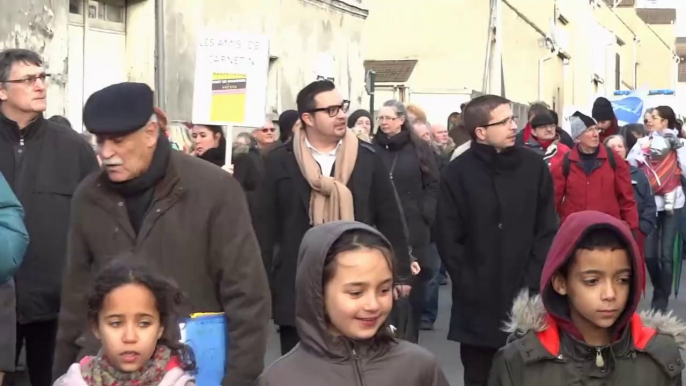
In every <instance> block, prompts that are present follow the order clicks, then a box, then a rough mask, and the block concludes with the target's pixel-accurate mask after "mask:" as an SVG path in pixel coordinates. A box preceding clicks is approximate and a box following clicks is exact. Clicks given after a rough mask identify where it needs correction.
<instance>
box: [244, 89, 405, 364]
mask: <svg viewBox="0 0 686 386" xmlns="http://www.w3.org/2000/svg"><path fill="white" fill-rule="evenodd" d="M297 103H298V113H299V114H300V119H301V121H302V124H300V123H296V125H295V128H294V136H293V140H292V141H289V142H287V143H286V144H284V145H281V146H280V147H278V148H276V149H275V150H274V151H273V152H271V153H270V154H269V155H268V156H267V160H266V167H265V169H266V172H265V178H264V181H263V183H262V184H261V186H260V190H261V194H260V197H261V199H260V208H259V209H258V214H257V217H256V221H255V229H256V232H257V237H258V240H259V242H260V247H261V248H262V255H263V258H264V264H265V267H266V269H267V273H268V275H269V279H270V283H271V286H272V298H273V301H272V304H273V316H274V321H275V323H276V324H277V325H278V326H280V328H279V331H280V336H281V351H282V353H284V354H285V353H287V352H289V351H290V350H291V349H292V348H293V347H294V346H295V345H296V344H297V343H298V341H299V338H298V334H297V331H296V330H295V273H296V266H297V260H298V248H299V246H300V241H301V240H302V238H303V236H304V235H305V232H307V230H309V229H310V228H311V227H312V224H315V225H316V224H317V223H318V221H315V219H314V218H315V217H316V216H313V215H315V214H316V213H312V212H314V211H315V210H313V208H315V207H316V205H311V203H313V202H314V200H315V199H321V198H322V197H321V195H322V194H324V193H319V191H318V190H316V191H315V190H314V189H313V187H312V186H311V182H308V181H309V179H306V177H307V176H305V175H304V174H303V170H306V169H307V168H306V166H305V165H304V164H303V162H305V161H303V159H307V160H308V161H307V162H316V166H315V168H316V169H317V170H316V171H315V172H316V175H315V176H310V177H311V178H312V179H315V180H321V181H324V182H326V181H327V180H328V182H331V183H332V184H334V182H333V178H331V177H334V176H336V175H337V174H339V173H336V172H335V169H341V168H344V167H348V168H349V171H351V173H350V175H349V176H348V181H347V183H346V184H341V183H340V182H338V181H337V182H336V183H335V184H334V185H335V189H336V190H337V191H339V192H340V191H341V190H347V192H341V193H342V195H339V196H340V197H339V198H340V199H341V200H344V199H345V197H343V196H348V197H349V195H350V194H351V195H352V202H353V203H354V207H353V208H352V212H354V213H350V216H351V217H354V220H355V221H359V222H363V223H366V224H369V225H373V226H375V227H377V228H378V229H379V230H380V231H381V232H382V233H383V234H384V235H385V236H386V237H387V238H388V239H389V240H390V241H391V244H393V248H394V251H395V254H396V258H397V272H398V274H399V276H400V280H401V283H406V282H408V281H409V280H410V276H411V275H410V256H409V252H408V243H407V238H406V236H405V233H404V231H403V225H402V224H403V220H402V218H401V215H400V208H399V206H398V202H397V200H396V198H395V192H394V190H393V189H394V188H393V185H392V183H391V180H390V177H389V174H388V170H386V167H385V166H384V163H383V160H382V159H381V158H380V157H379V155H377V154H376V153H375V150H374V148H373V147H372V146H371V145H368V144H366V143H363V142H358V141H357V138H355V137H354V134H353V137H352V139H351V138H350V136H349V135H348V134H352V132H349V131H348V129H347V127H346V112H347V111H348V106H349V103H350V102H349V101H344V100H343V98H342V97H341V95H340V93H339V92H338V91H337V90H336V89H335V86H334V84H333V83H332V82H330V81H327V80H319V81H316V82H313V83H311V84H310V85H308V86H307V87H305V88H304V89H303V90H302V91H300V93H299V94H298V99H297ZM349 145H350V147H349ZM353 145H354V148H353ZM296 147H298V148H296ZM303 149H304V150H303ZM351 153H355V154H356V155H355V157H354V158H353V159H343V158H346V155H347V154H351ZM298 155H300V161H299V160H298ZM312 158H313V159H314V160H312ZM307 170H311V169H307ZM339 172H340V170H339ZM332 190H333V189H332ZM317 195H320V197H316V196H317ZM313 196H314V197H313ZM326 199H327V200H328V199H330V197H326ZM325 217H326V216H325ZM343 219H346V218H343ZM409 290H410V288H409V286H407V285H400V286H398V288H397V292H399V293H400V294H401V295H408V294H409Z"/></svg>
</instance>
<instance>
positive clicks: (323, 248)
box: [295, 221, 393, 359]
mask: <svg viewBox="0 0 686 386" xmlns="http://www.w3.org/2000/svg"><path fill="white" fill-rule="evenodd" d="M351 230H365V231H368V232H370V233H373V234H375V235H378V236H380V237H381V238H382V239H383V240H384V242H385V243H386V246H387V247H388V249H389V250H393V249H392V247H391V244H390V243H389V242H388V240H387V239H386V238H385V237H384V236H383V235H382V234H381V233H380V232H379V231H377V230H376V229H374V228H372V227H370V226H368V225H365V224H362V223H358V222H352V221H337V222H332V223H328V224H323V225H319V226H316V227H314V228H312V229H310V230H309V231H307V233H305V237H303V240H302V243H301V244H300V251H299V252H298V273H297V275H296V278H295V293H296V295H295V299H296V300H295V318H296V319H295V326H296V328H297V330H298V335H299V336H300V339H301V345H303V346H304V347H305V348H306V349H307V350H308V351H310V352H312V353H314V354H315V355H317V356H321V357H328V358H332V359H347V358H349V357H350V356H351V351H350V347H349V345H348V342H347V341H346V340H345V339H342V338H337V337H334V336H333V335H331V334H330V333H329V332H328V329H327V323H326V318H325V314H324V293H323V288H322V276H323V272H324V261H325V260H326V255H327V254H328V252H329V250H330V249H331V246H332V245H333V244H334V243H335V242H336V240H338V239H339V238H340V237H341V235H343V233H345V232H347V231H351ZM303 295H304V296H303Z"/></svg>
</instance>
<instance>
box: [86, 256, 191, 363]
mask: <svg viewBox="0 0 686 386" xmlns="http://www.w3.org/2000/svg"><path fill="white" fill-rule="evenodd" d="M127 284H139V285H142V286H144V287H145V288H147V289H148V290H150V292H151V293H152V295H153V296H154V298H155V305H156V307H157V311H158V312H159V313H160V324H161V325H162V326H163V327H164V333H163V334H162V337H161V338H160V339H159V340H158V344H161V345H164V346H166V347H169V348H170V349H171V350H172V352H174V353H175V354H177V355H179V356H180V357H181V359H182V362H183V365H184V369H185V370H192V369H193V368H194V366H195V363H194V362H195V361H194V359H193V358H194V356H193V353H192V351H191V349H190V347H188V346H186V345H185V344H183V343H180V342H179V339H178V338H177V335H178V328H179V327H178V322H179V313H178V308H179V307H180V306H181V305H182V304H183V303H184V302H185V301H186V296H185V295H184V293H183V292H182V291H181V290H180V289H179V288H178V287H177V286H176V284H174V283H173V282H172V281H170V280H168V279H166V278H165V277H164V276H162V275H160V274H159V273H158V272H157V271H155V270H154V269H152V268H151V267H150V266H148V265H146V264H144V263H141V262H138V261H132V260H130V259H128V258H119V259H117V260H115V261H114V262H112V263H111V264H110V265H108V266H106V267H105V268H103V269H102V270H101V271H100V272H99V273H98V275H97V276H96V277H95V280H94V282H93V285H92V287H91V290H90V291H89V293H88V295H87V300H86V302H87V304H88V311H87V313H88V320H89V321H90V322H91V323H93V324H95V325H97V324H98V315H99V314H100V311H101V310H102V307H103V303H104V302H105V298H106V297H107V295H108V294H109V293H110V292H112V291H114V290H115V289H117V288H119V287H121V286H124V285H127ZM188 358H191V360H188Z"/></svg>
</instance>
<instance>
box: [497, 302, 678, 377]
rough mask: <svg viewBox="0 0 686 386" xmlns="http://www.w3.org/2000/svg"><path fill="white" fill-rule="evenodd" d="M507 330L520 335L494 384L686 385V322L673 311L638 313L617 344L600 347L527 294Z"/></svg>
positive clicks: (500, 362)
mask: <svg viewBox="0 0 686 386" xmlns="http://www.w3.org/2000/svg"><path fill="white" fill-rule="evenodd" d="M507 330H508V332H511V333H513V336H517V337H518V338H515V339H512V340H511V341H510V343H509V344H508V345H507V346H505V347H503V348H502V349H500V351H499V352H498V354H497V355H496V357H495V359H494V361H493V366H492V368H491V375H490V378H489V381H488V386H524V385H526V386H558V385H559V386H567V385H579V386H581V385H583V386H601V385H607V386H610V385H617V386H633V385H636V386H644V385H650V386H667V385H670V386H671V385H681V371H682V370H683V369H684V363H683V361H682V359H681V355H680V353H679V348H680V346H681V348H684V343H685V342H686V339H685V338H686V326H685V325H684V324H683V323H681V322H680V321H679V320H677V319H676V318H675V317H672V316H671V314H667V315H663V314H661V313H655V312H649V313H641V314H640V315H639V314H634V316H633V317H632V318H631V321H630V322H629V325H628V326H627V328H625V330H624V333H623V334H622V335H621V337H620V338H619V339H618V340H617V341H616V342H615V343H613V344H612V345H610V346H607V347H602V348H595V347H591V346H588V345H587V344H586V343H584V342H580V341H578V340H576V339H575V338H574V337H572V336H571V335H568V334H566V333H564V332H560V330H559V329H558V328H557V326H556V325H555V322H554V320H553V319H552V318H550V317H549V316H548V315H547V313H546V311H545V309H544V307H543V303H542V302H541V299H540V296H536V297H533V298H529V296H528V294H526V295H525V294H522V295H520V296H519V297H518V298H517V299H516V300H515V304H514V306H513V313H512V320H511V321H510V322H509V323H508V325H507Z"/></svg>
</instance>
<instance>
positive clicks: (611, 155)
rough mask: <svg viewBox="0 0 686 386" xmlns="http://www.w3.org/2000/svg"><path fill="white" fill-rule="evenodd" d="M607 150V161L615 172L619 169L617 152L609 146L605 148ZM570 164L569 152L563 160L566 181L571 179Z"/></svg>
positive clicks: (563, 172)
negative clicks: (616, 160)
mask: <svg viewBox="0 0 686 386" xmlns="http://www.w3.org/2000/svg"><path fill="white" fill-rule="evenodd" d="M605 150H607V161H608V162H609V163H610V167H611V168H612V171H613V172H614V171H615V168H617V163H616V162H615V152H614V151H612V149H610V148H609V147H607V146H605ZM570 163H571V162H570V161H569V152H567V154H565V156H564V159H563V160H562V174H563V175H564V176H565V180H566V179H567V177H569V168H570V167H571V165H570Z"/></svg>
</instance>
